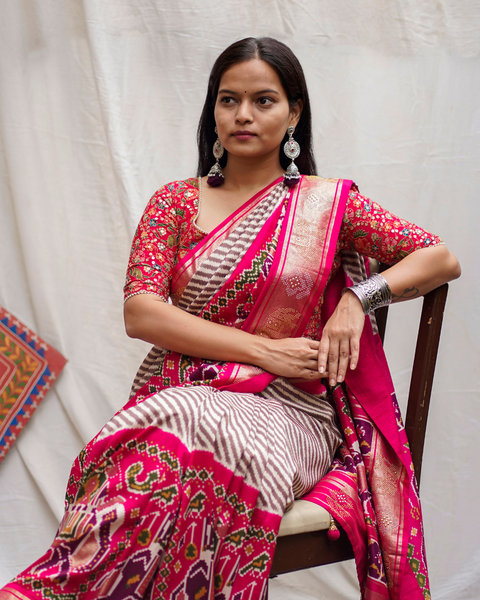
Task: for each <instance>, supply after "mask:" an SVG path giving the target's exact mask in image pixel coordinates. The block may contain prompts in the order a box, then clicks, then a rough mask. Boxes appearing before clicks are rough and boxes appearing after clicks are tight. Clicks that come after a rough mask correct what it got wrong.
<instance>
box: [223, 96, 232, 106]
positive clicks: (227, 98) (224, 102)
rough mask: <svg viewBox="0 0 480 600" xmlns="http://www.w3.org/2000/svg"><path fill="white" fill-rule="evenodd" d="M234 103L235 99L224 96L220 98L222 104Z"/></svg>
mask: <svg viewBox="0 0 480 600" xmlns="http://www.w3.org/2000/svg"><path fill="white" fill-rule="evenodd" d="M234 102H235V98H232V97H231V96H223V97H222V98H220V103H221V104H233V103H234Z"/></svg>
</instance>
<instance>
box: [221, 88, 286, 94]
mask: <svg viewBox="0 0 480 600" xmlns="http://www.w3.org/2000/svg"><path fill="white" fill-rule="evenodd" d="M217 93H218V94H234V95H236V96H237V95H240V92H234V91H233V90H226V89H222V90H218V92H217ZM267 93H268V94H277V96H280V93H279V92H277V91H276V90H270V89H267V90H259V91H258V92H255V94H267Z"/></svg>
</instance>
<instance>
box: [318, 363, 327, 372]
mask: <svg viewBox="0 0 480 600" xmlns="http://www.w3.org/2000/svg"><path fill="white" fill-rule="evenodd" d="M318 372H319V373H325V367H324V366H323V365H320V366H319V367H318Z"/></svg>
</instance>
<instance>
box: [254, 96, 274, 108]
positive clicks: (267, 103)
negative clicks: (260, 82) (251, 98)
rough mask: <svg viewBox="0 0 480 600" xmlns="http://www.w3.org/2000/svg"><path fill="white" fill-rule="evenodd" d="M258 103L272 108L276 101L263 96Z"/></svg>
mask: <svg viewBox="0 0 480 600" xmlns="http://www.w3.org/2000/svg"><path fill="white" fill-rule="evenodd" d="M257 102H258V103H259V104H260V105H261V106H271V105H272V104H273V103H274V100H273V98H269V97H268V96H262V97H261V98H259V99H258V100H257Z"/></svg>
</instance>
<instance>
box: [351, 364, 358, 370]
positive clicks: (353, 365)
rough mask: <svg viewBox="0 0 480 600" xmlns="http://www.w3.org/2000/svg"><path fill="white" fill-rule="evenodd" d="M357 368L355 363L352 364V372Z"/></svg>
mask: <svg viewBox="0 0 480 600" xmlns="http://www.w3.org/2000/svg"><path fill="white" fill-rule="evenodd" d="M356 366H357V365H356V364H355V363H352V364H351V365H350V368H351V369H352V371H353V369H354V368H355V367H356Z"/></svg>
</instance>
